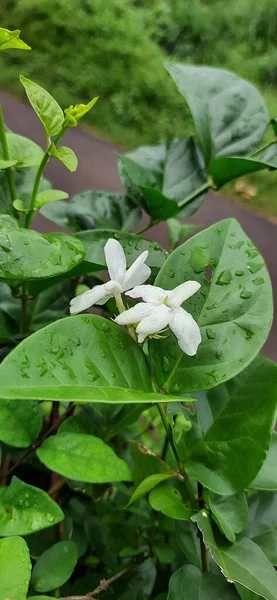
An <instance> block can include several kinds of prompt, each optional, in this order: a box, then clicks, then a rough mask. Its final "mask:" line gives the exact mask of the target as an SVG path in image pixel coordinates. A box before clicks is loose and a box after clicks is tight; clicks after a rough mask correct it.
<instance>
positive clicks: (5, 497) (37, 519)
mask: <svg viewBox="0 0 277 600" xmlns="http://www.w3.org/2000/svg"><path fill="white" fill-rule="evenodd" d="M63 518H64V515H63V512H62V510H61V509H60V507H59V505H58V504H57V503H56V502H54V500H52V498H50V496H48V494H46V492H44V491H43V490H40V489H39V488H36V487H33V486H32V485H28V484H27V483H24V482H23V481H20V479H18V478H17V477H13V479H12V481H11V483H10V485H9V487H0V536H3V537H6V536H9V535H29V534H30V533H34V532H35V531H39V530H40V529H46V528H47V527H52V526H53V525H55V524H56V523H59V522H60V521H62V520H63Z"/></svg>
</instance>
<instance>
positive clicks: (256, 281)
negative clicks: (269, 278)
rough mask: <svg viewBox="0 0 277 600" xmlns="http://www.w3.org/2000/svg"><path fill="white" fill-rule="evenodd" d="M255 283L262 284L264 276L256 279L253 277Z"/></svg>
mask: <svg viewBox="0 0 277 600" xmlns="http://www.w3.org/2000/svg"><path fill="white" fill-rule="evenodd" d="M253 283H254V285H262V284H263V283H264V278H263V277H256V278H255V279H253Z"/></svg>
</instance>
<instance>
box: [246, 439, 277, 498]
mask: <svg viewBox="0 0 277 600" xmlns="http://www.w3.org/2000/svg"><path fill="white" fill-rule="evenodd" d="M276 465H277V433H276V432H275V431H274V432H273V434H272V439H271V445H270V448H269V451H268V453H267V456H266V459H265V462H264V464H263V466H262V468H261V470H260V471H259V473H258V475H257V477H255V479H254V481H252V483H251V487H253V488H257V489H259V490H277V469H276Z"/></svg>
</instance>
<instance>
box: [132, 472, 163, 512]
mask: <svg viewBox="0 0 277 600" xmlns="http://www.w3.org/2000/svg"><path fill="white" fill-rule="evenodd" d="M170 477H174V475H173V474H172V473H171V474H170V473H167V474H166V473H158V474H156V475H149V476H148V477H146V478H145V479H143V481H142V482H141V483H140V484H139V485H138V487H137V488H136V489H135V491H134V493H133V494H132V496H131V498H130V500H129V502H128V504H127V506H126V508H128V507H129V506H131V505H132V504H134V502H136V500H139V498H142V496H145V494H148V492H150V491H151V490H153V488H154V487H156V485H158V484H159V483H161V482H162V481H166V480H167V479H169V478H170Z"/></svg>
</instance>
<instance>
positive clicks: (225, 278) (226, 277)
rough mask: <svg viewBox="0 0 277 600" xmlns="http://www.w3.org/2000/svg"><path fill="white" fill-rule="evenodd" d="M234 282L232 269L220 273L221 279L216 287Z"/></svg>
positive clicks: (219, 278) (218, 279)
mask: <svg viewBox="0 0 277 600" xmlns="http://www.w3.org/2000/svg"><path fill="white" fill-rule="evenodd" d="M231 281H232V273H231V271H230V269H226V270H225V271H222V273H220V275H219V277H218V278H217V280H216V285H229V283H230V282H231Z"/></svg>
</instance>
